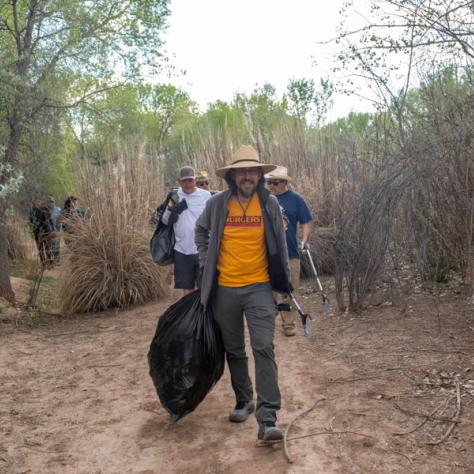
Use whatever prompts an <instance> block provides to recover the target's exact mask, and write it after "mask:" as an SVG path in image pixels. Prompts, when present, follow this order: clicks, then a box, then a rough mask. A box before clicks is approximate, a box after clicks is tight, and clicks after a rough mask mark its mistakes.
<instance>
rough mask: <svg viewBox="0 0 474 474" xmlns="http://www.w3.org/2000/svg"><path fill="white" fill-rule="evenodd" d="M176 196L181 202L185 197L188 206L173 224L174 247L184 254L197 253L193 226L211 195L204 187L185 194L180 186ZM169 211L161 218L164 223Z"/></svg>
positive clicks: (166, 221)
mask: <svg viewBox="0 0 474 474" xmlns="http://www.w3.org/2000/svg"><path fill="white" fill-rule="evenodd" d="M178 197H179V201H180V202H181V201H182V200H183V199H186V204H187V205H188V208H187V209H185V210H184V211H183V212H182V213H181V214H180V215H179V218H178V220H177V221H176V222H175V224H174V235H175V239H176V243H175V245H174V249H175V250H176V251H178V252H180V253H184V254H185V255H192V254H196V253H198V251H197V247H196V244H195V243H194V227H195V225H196V221H197V218H198V217H199V216H200V215H201V214H202V211H204V207H205V206H206V201H207V200H208V199H209V198H210V197H211V193H210V192H209V191H206V190H205V189H201V188H196V190H195V191H194V192H192V193H190V194H186V193H185V192H184V191H183V190H182V189H181V188H179V189H178ZM169 216H170V211H169V209H167V210H166V211H165V212H164V214H163V217H162V218H161V220H162V221H163V223H164V224H168V219H169Z"/></svg>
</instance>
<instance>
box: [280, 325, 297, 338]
mask: <svg viewBox="0 0 474 474" xmlns="http://www.w3.org/2000/svg"><path fill="white" fill-rule="evenodd" d="M283 333H284V334H285V336H286V337H291V336H294V335H295V334H296V331H295V327H294V326H284V327H283Z"/></svg>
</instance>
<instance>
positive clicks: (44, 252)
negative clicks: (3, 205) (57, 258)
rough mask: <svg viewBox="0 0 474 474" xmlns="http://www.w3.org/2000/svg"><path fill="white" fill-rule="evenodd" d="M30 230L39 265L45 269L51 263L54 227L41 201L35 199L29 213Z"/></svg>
mask: <svg viewBox="0 0 474 474" xmlns="http://www.w3.org/2000/svg"><path fill="white" fill-rule="evenodd" d="M30 228H31V232H32V234H33V237H34V238H35V242H36V247H37V248H38V255H39V258H40V261H41V264H42V265H43V266H44V267H46V268H47V267H49V266H51V265H52V263H53V257H52V254H51V238H52V235H51V234H52V232H54V227H53V222H52V220H51V216H50V214H49V210H48V208H47V207H46V206H45V204H44V201H43V200H42V199H35V201H34V204H33V207H32V209H31V211H30Z"/></svg>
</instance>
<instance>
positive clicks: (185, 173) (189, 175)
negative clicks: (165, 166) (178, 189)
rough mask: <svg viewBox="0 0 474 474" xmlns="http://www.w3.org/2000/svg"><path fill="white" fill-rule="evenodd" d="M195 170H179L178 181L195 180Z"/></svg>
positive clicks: (184, 167)
mask: <svg viewBox="0 0 474 474" xmlns="http://www.w3.org/2000/svg"><path fill="white" fill-rule="evenodd" d="M195 178H196V175H195V174H194V168H193V167H192V166H183V167H182V168H181V169H180V170H179V175H178V179H195Z"/></svg>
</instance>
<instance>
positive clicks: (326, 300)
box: [302, 246, 329, 316]
mask: <svg viewBox="0 0 474 474" xmlns="http://www.w3.org/2000/svg"><path fill="white" fill-rule="evenodd" d="M302 250H303V252H304V253H305V254H306V257H307V258H308V261H309V265H310V267H311V271H312V272H313V278H315V279H316V281H317V282H318V287H319V292H320V293H321V297H322V298H323V315H324V316H327V315H328V313H329V298H328V297H327V296H326V293H324V290H323V285H321V280H320V279H319V276H318V272H317V270H316V266H315V264H314V262H313V258H312V257H311V253H310V251H309V247H307V246H306V247H304V248H303V249H302Z"/></svg>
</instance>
